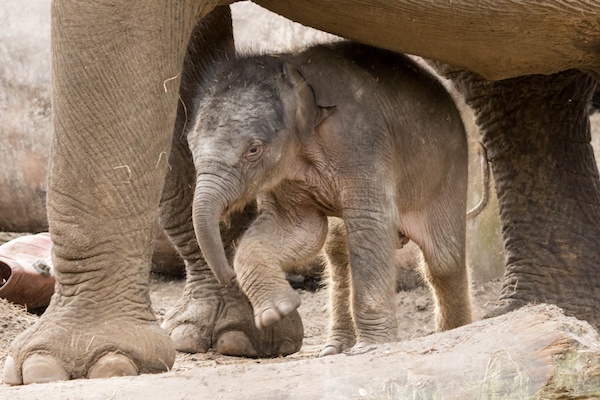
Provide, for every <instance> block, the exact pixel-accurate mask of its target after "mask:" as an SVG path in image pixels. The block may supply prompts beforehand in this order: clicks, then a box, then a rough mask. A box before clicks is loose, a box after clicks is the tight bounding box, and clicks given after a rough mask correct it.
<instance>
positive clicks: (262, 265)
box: [234, 200, 327, 328]
mask: <svg viewBox="0 0 600 400" xmlns="http://www.w3.org/2000/svg"><path fill="white" fill-rule="evenodd" d="M282 206H283V205H282V204H277V205H273V206H272V207H271V206H270V203H269V201H268V200H266V201H263V202H262V203H261V207H262V211H261V213H260V215H259V216H258V218H257V219H256V220H255V221H254V222H253V223H252V225H251V226H250V228H248V230H247V231H246V232H245V233H244V235H243V236H242V238H241V240H240V242H239V243H238V245H237V249H236V255H235V259H234V268H235V271H236V273H237V279H238V281H239V283H240V286H241V288H242V290H243V291H244V293H245V294H246V296H248V298H249V299H250V302H251V303H252V307H253V309H254V321H255V324H256V326H257V327H258V328H265V327H267V326H270V325H272V324H274V323H275V322H277V321H279V320H281V319H282V318H283V317H285V316H286V315H288V314H290V313H291V312H293V311H294V310H296V309H297V308H298V306H299V305H300V296H299V295H298V293H296V291H295V290H294V289H292V287H291V286H290V285H289V283H288V282H287V280H286V279H285V274H284V272H283V271H284V270H285V269H287V268H286V267H287V265H291V264H301V263H304V262H307V261H308V260H311V259H312V258H314V257H315V256H316V255H317V254H318V252H319V250H320V249H321V248H322V246H323V243H324V242H325V237H326V235H327V218H326V217H325V216H324V215H323V214H321V213H319V212H317V211H316V210H314V209H308V208H301V207H296V208H294V209H291V210H292V212H290V213H285V215H283V214H281V212H285V211H284V210H282Z"/></svg>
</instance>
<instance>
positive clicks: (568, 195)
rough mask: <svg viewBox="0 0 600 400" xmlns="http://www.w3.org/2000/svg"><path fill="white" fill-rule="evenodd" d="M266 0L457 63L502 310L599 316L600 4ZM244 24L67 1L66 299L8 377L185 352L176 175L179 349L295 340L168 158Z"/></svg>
mask: <svg viewBox="0 0 600 400" xmlns="http://www.w3.org/2000/svg"><path fill="white" fill-rule="evenodd" d="M258 3H259V4H261V5H263V6H265V7H267V8H269V9H271V10H273V11H275V12H277V13H279V14H282V15H284V16H287V17H289V18H291V19H293V20H296V21H299V22H302V23H304V24H307V25H311V26H314V27H316V28H319V29H322V30H326V31H329V32H332V33H335V34H338V35H341V36H346V37H349V38H351V39H354V40H358V41H362V42H365V43H368V44H375V45H377V46H380V47H384V48H387V49H391V50H395V51H403V52H409V53H415V54H419V55H422V56H425V57H427V58H430V59H434V60H438V61H442V62H444V63H448V64H451V65H455V66H457V67H459V68H460V69H458V68H450V67H443V66H441V67H440V68H441V69H443V70H444V72H445V73H447V74H448V75H450V76H452V77H454V78H455V79H456V81H457V82H458V86H459V87H460V88H461V89H462V90H463V92H464V93H465V96H466V99H467V101H468V102H469V103H470V104H471V105H472V106H473V107H474V108H475V110H476V111H477V113H478V121H479V123H480V125H481V127H482V128H483V132H484V136H483V140H484V143H485V146H486V147H487V149H488V154H489V157H490V161H491V163H492V168H493V172H494V175H495V177H496V182H497V187H496V190H497V193H498V198H499V204H500V212H501V218H502V225H503V234H504V239H505V248H506V254H507V270H506V271H507V272H506V276H505V283H504V289H503V292H502V296H501V304H500V306H501V307H500V308H499V309H500V311H506V310H510V309H513V308H515V307H519V306H521V305H523V304H525V303H527V302H542V301H545V302H551V303H555V304H558V305H560V306H562V307H563V308H565V310H567V312H568V313H570V314H573V315H576V316H579V317H581V318H585V319H587V320H589V321H590V322H592V323H593V324H595V325H596V326H599V325H600V321H599V319H598V318H599V316H600V299H599V298H598V297H599V296H598V293H599V291H600V270H599V269H598V265H599V264H600V248H599V247H598V246H597V244H598V243H599V242H600V223H599V221H600V183H599V179H598V171H597V168H596V166H595V163H594V157H593V153H592V148H591V146H590V144H589V141H590V137H589V122H588V117H587V111H588V110H587V108H588V105H589V101H590V98H591V96H592V92H593V90H594V86H595V80H594V77H595V76H597V73H598V71H599V70H600V54H599V50H598V49H599V43H600V20H599V19H598V17H597V15H598V11H600V4H598V3H596V2H588V1H583V0H580V1H573V2H569V3H565V2H560V1H547V2H534V1H528V0H521V1H518V2H515V1H512V0H511V1H509V0H498V1H496V2H494V3H493V4H492V3H489V2H480V1H477V0H456V1H453V2H428V3H422V2H414V1H408V0H395V1H381V0H376V1H366V0H353V1H344V2H341V1H329V2H304V1H301V0H261V1H258ZM198 21H200V22H201V24H200V26H198V27H197V23H198ZM230 21H231V20H230V15H229V13H228V11H227V9H226V8H223V7H219V5H218V1H199V0H195V1H192V0H181V1H177V2H173V1H166V0H163V1H155V2H149V3H144V6H143V7H140V6H139V5H137V4H133V3H131V2H126V1H115V0H110V1H104V0H102V1H96V2H85V1H73V0H71V1H67V0H55V1H54V3H53V13H52V35H53V49H52V52H53V68H54V76H53V95H54V117H55V118H54V123H55V136H54V139H53V144H52V162H51V169H50V181H49V188H48V213H49V220H50V233H51V235H52V238H53V241H54V243H55V249H54V263H55V268H56V275H57V281H58V284H57V293H56V295H55V296H54V297H53V299H52V304H51V305H50V307H49V309H48V311H47V312H46V314H44V316H43V317H42V318H41V319H40V321H39V322H38V323H37V324H36V325H35V326H34V327H32V328H31V329H29V330H28V331H26V332H25V333H24V334H23V335H22V336H21V337H20V338H18V339H17V340H16V341H15V343H14V344H13V346H12V350H11V356H10V357H8V358H7V361H6V364H5V370H4V381H5V382H7V383H11V384H20V383H28V382H41V381H48V380H54V379H69V378H79V377H85V376H88V377H103V376H112V375H119V374H136V373H139V372H158V371H164V370H166V369H168V368H169V367H170V366H171V364H172V363H173V358H174V352H173V346H172V344H171V342H170V340H169V337H168V336H167V335H166V334H165V333H164V332H163V331H161V330H160V329H159V327H158V326H157V325H156V323H155V319H154V317H153V315H152V313H151V311H150V308H149V298H148V287H147V284H146V277H147V272H148V269H149V265H150V255H151V236H152V231H153V224H154V221H156V218H157V216H158V205H159V203H160V199H161V188H162V187H163V183H164V182H165V177H167V180H166V185H165V190H164V194H163V201H162V205H161V215H162V217H161V218H162V220H163V221H164V222H165V228H166V231H167V232H168V233H169V234H170V235H171V236H172V237H173V238H174V240H175V242H176V243H177V244H178V247H179V249H180V251H181V252H182V254H183V256H184V257H185V258H186V262H187V264H188V269H189V271H190V273H189V274H188V286H187V289H186V294H185V295H184V298H187V300H189V301H187V303H185V302H182V303H181V304H180V305H179V307H178V310H176V311H175V312H174V313H173V314H172V315H171V316H170V317H169V321H168V323H167V326H166V328H167V329H169V330H170V332H171V338H172V339H173V340H174V341H175V343H176V346H177V347H178V348H182V349H185V348H186V347H187V348H188V349H189V350H193V351H205V350H206V348H207V346H212V347H216V349H217V350H218V351H223V352H226V353H230V354H247V355H268V354H285V353H287V352H290V351H294V350H295V348H296V347H297V345H298V338H297V337H296V336H294V332H297V331H298V329H299V327H300V325H299V321H297V320H295V319H293V318H292V320H289V321H287V322H286V323H285V324H283V326H279V327H278V328H276V329H275V330H273V331H269V332H257V331H255V330H253V328H252V323H251V320H252V316H251V315H246V314H244V312H247V313H250V309H249V308H248V305H247V302H245V299H244V298H243V297H242V296H240V294H239V292H238V289H237V288H235V287H234V288H224V287H220V286H218V285H217V283H216V281H215V279H214V277H212V275H211V274H210V273H209V271H208V270H207V268H206V265H205V264H204V263H203V262H202V261H201V258H200V255H199V251H198V249H197V245H196V244H195V241H194V240H193V239H194V238H193V233H191V232H190V229H189V226H188V225H189V223H186V221H182V220H181V218H180V219H177V216H178V215H185V213H184V212H182V208H181V207H186V206H185V204H187V203H186V201H185V199H188V198H189V191H190V190H191V188H190V187H188V186H187V182H189V181H188V179H189V176H188V174H190V173H191V171H190V170H189V169H186V168H185V167H184V166H181V167H179V168H178V166H177V165H174V163H176V161H177V160H182V159H183V160H184V159H185V157H173V156H171V158H169V157H168V155H169V154H171V149H172V148H173V152H174V153H177V152H183V154H184V155H185V154H187V153H186V150H185V148H184V147H183V146H180V144H181V141H180V136H179V135H178V134H177V133H178V132H180V131H181V129H182V126H183V125H185V123H186V121H187V119H186V110H187V107H186V106H184V105H185V104H189V103H188V100H189V93H188V92H186V89H185V83H186V80H188V79H190V80H192V81H193V80H194V79H196V78H197V77H198V76H201V74H202V69H203V68H204V67H206V65H207V64H208V63H209V61H210V57H211V54H212V52H215V51H232V48H233V44H232V39H231V38H232V35H231V23H230ZM190 38H191V46H190V52H189V54H188V58H189V57H192V58H194V59H195V60H196V61H197V63H196V65H197V68H196V69H195V70H192V71H187V72H186V73H182V67H183V64H184V59H185V55H186V49H187V45H188V42H190ZM463 69H464V70H469V71H472V72H464V71H461V70H463ZM481 77H484V78H481ZM487 79H491V80H493V81H489V80H487ZM182 80H183V81H184V87H183V90H182V92H181V94H179V92H178V88H179V83H180V82H181V81H182ZM180 97H181V102H179V98H180ZM178 103H179V104H180V106H179V107H178ZM178 109H179V116H180V118H179V120H178V121H179V122H178V124H177V125H176V128H175V132H176V134H175V136H174V140H173V144H174V145H173V146H172V145H171V137H172V133H173V126H174V124H175V121H176V115H177V112H176V111H177V110H178ZM178 170H179V172H178V174H175V173H174V172H173V171H178ZM182 199H183V200H184V201H182ZM184 211H185V210H184ZM115 254H118V257H117V256H115ZM184 303H185V304H184ZM233 310H236V311H235V312H234V311H233ZM228 311H229V312H228ZM232 318H233V319H232ZM248 321H250V324H248V323H247V322H248Z"/></svg>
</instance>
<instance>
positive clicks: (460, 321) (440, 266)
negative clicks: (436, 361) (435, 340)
mask: <svg viewBox="0 0 600 400" xmlns="http://www.w3.org/2000/svg"><path fill="white" fill-rule="evenodd" d="M435 214H436V215H437V216H438V220H436V221H435V223H433V222H432V221H427V220H426V221H425V223H424V224H423V227H424V228H425V231H424V232H423V234H422V235H421V236H420V237H415V238H414V239H413V240H414V241H415V243H417V244H418V245H419V247H420V248H421V250H422V251H423V258H424V261H425V262H424V263H423V265H422V272H423V275H424V276H425V278H426V280H427V282H428V283H429V286H430V287H431V289H432V292H433V297H434V299H435V314H436V329H437V330H438V331H444V330H448V329H453V328H456V327H459V326H462V325H465V324H468V323H471V322H472V311H471V296H470V286H469V274H468V270H467V267H466V258H465V227H464V226H465V219H464V218H465V217H464V213H463V214H462V215H461V214H453V213H435ZM440 215H446V216H451V215H456V216H457V217H456V218H454V219H453V220H451V218H452V217H449V218H447V220H446V221H443V220H440V219H439V216H440ZM412 238H413V236H411V239H412Z"/></svg>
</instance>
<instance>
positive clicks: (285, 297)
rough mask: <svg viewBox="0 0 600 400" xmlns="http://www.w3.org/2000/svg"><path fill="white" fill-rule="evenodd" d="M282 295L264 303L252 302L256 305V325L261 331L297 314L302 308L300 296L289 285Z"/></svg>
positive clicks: (278, 294) (276, 295) (279, 294)
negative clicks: (298, 309)
mask: <svg viewBox="0 0 600 400" xmlns="http://www.w3.org/2000/svg"><path fill="white" fill-rule="evenodd" d="M287 286H288V287H287V288H286V289H285V290H283V291H282V292H280V293H277V294H275V295H273V296H272V297H270V298H267V300H266V301H263V302H252V303H253V304H254V323H255V324H256V327H257V328H259V329H265V328H267V327H269V326H271V325H273V324H275V323H277V322H279V321H281V320H282V319H283V318H284V317H286V316H288V315H290V314H292V313H293V312H297V311H296V309H297V308H298V307H299V306H300V302H301V300H300V295H299V294H298V293H297V292H296V291H295V290H294V289H292V288H291V287H290V286H289V285H287Z"/></svg>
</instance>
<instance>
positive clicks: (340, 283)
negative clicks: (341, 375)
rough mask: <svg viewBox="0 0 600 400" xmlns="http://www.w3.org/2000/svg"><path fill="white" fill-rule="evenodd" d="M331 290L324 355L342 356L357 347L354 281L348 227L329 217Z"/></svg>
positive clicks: (329, 284)
mask: <svg viewBox="0 0 600 400" xmlns="http://www.w3.org/2000/svg"><path fill="white" fill-rule="evenodd" d="M324 249H325V253H326V256H327V267H326V269H325V271H326V274H327V275H328V277H327V278H328V279H327V282H328V291H329V306H328V308H329V314H330V316H329V332H328V335H327V341H326V342H325V345H324V346H323V349H322V350H321V356H328V355H332V354H339V353H341V352H342V351H344V350H346V349H348V348H350V347H352V346H354V343H355V342H356V328H355V326H354V320H353V318H352V312H351V307H350V300H351V299H350V297H351V281H350V262H349V258H348V244H347V239H346V227H345V225H344V222H343V221H342V220H341V219H339V218H329V234H328V235H327V241H326V242H325V248H324Z"/></svg>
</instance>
